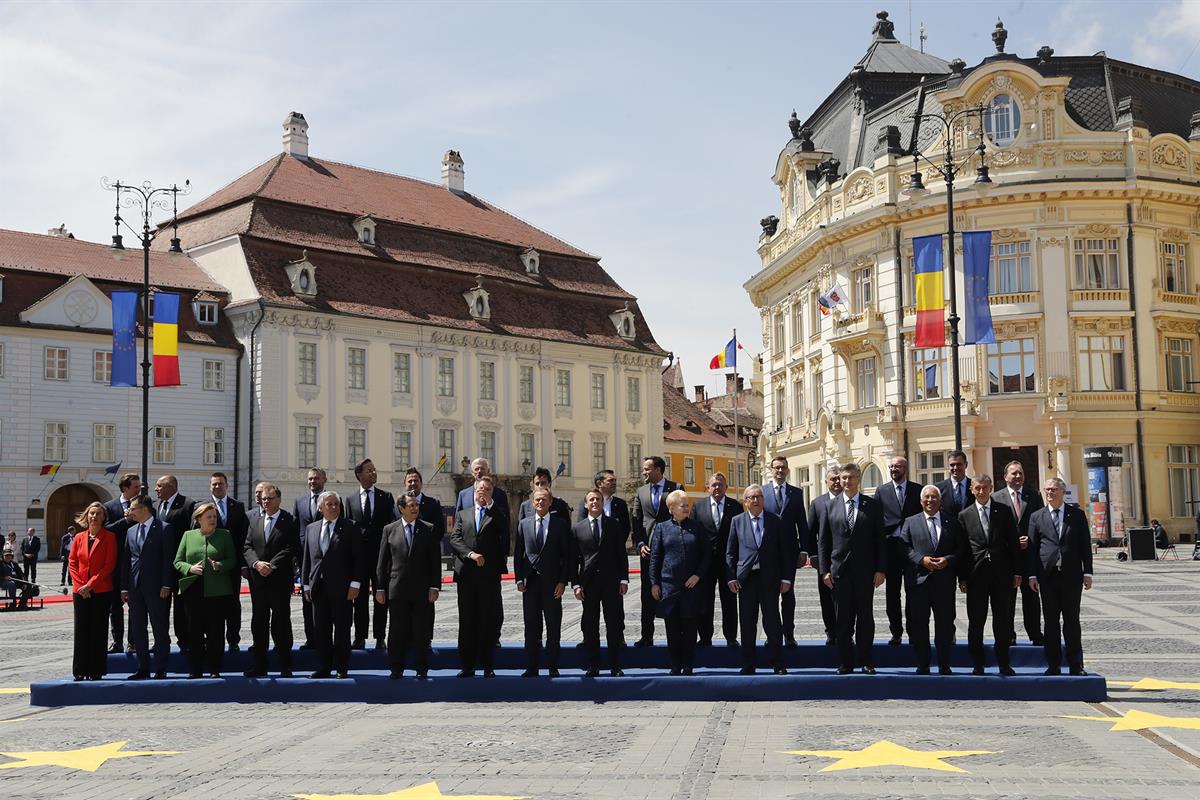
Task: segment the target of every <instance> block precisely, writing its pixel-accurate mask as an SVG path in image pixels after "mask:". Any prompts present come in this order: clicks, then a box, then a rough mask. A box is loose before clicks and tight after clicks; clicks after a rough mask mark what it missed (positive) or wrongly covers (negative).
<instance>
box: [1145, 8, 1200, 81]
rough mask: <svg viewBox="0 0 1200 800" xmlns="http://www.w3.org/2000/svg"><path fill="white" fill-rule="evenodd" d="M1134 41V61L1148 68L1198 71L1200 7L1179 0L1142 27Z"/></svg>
mask: <svg viewBox="0 0 1200 800" xmlns="http://www.w3.org/2000/svg"><path fill="white" fill-rule="evenodd" d="M1142 30H1144V31H1146V32H1145V33H1139V34H1138V35H1137V36H1135V37H1134V40H1133V58H1134V60H1135V61H1137V62H1138V63H1139V64H1145V65H1146V66H1148V67H1157V68H1158V69H1164V70H1168V71H1170V72H1183V71H1184V70H1185V69H1187V68H1188V66H1191V68H1192V70H1193V71H1194V70H1195V65H1196V61H1195V58H1196V55H1195V53H1196V45H1197V43H1200V3H1197V2H1196V0H1176V2H1174V3H1171V4H1169V5H1167V6H1165V7H1164V8H1161V9H1159V11H1158V12H1157V13H1156V14H1155V15H1154V16H1153V17H1152V18H1151V19H1150V20H1149V21H1147V22H1146V24H1145V25H1144V26H1142Z"/></svg>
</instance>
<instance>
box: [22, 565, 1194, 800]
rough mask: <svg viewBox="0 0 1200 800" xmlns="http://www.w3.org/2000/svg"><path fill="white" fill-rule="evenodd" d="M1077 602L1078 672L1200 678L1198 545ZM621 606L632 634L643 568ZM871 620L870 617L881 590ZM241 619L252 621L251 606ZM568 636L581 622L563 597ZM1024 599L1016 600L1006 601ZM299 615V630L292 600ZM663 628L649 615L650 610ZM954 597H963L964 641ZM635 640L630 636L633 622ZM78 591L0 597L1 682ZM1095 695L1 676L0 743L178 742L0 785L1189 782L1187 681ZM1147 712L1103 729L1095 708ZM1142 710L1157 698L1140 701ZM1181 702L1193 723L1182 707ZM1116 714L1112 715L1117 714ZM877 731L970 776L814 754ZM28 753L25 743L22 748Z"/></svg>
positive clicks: (51, 669)
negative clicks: (174, 685) (21, 604)
mask: <svg viewBox="0 0 1200 800" xmlns="http://www.w3.org/2000/svg"><path fill="white" fill-rule="evenodd" d="M1096 571H1097V575H1096V587H1095V589H1094V590H1093V591H1091V592H1089V593H1087V594H1086V595H1085V598H1084V609H1083V615H1084V616H1083V620H1084V649H1085V652H1086V657H1087V667H1088V669H1089V670H1092V671H1097V672H1101V673H1102V674H1104V675H1105V676H1107V677H1108V678H1109V680H1110V682H1111V681H1127V682H1133V681H1138V680H1140V679H1142V678H1147V677H1150V678H1158V679H1164V680H1171V681H1181V682H1192V683H1193V684H1194V685H1196V686H1197V687H1200V656H1198V654H1200V562H1184V561H1181V562H1155V563H1146V562H1136V563H1118V562H1116V561H1115V560H1113V559H1112V554H1111V553H1104V554H1102V555H1101V557H1100V558H1099V559H1098V561H1097V570H1096ZM814 580H815V578H813V577H812V573H807V574H806V575H805V576H804V578H802V580H801V594H800V600H801V608H800V614H801V616H803V617H804V618H805V619H806V620H807V621H806V622H805V623H804V624H802V626H801V629H800V630H799V631H798V632H797V633H798V634H799V635H800V636H802V637H804V638H810V639H812V638H818V636H819V635H820V630H819V627H818V625H815V624H812V622H811V621H812V619H813V618H814V613H815V604H816V591H815V586H814V583H813V581H814ZM633 589H634V591H631V592H630V594H629V596H628V598H627V602H626V614H627V620H628V625H629V633H631V634H632V633H635V632H636V625H637V622H636V621H637V619H638V616H637V605H638V601H637V596H636V594H637V593H636V579H635V585H634V587H633ZM505 601H506V605H507V609H508V615H507V621H506V624H505V628H504V638H505V639H506V640H512V641H516V640H519V639H520V613H519V608H520V606H519V602H518V601H517V597H516V593H515V591H513V589H512V587H511V585H510V586H506V588H505ZM879 601H880V605H879V606H878V607H877V611H876V619H877V620H883V619H884V617H885V615H884V613H883V609H882V605H881V604H882V593H880V594H879ZM244 602H245V603H246V604H247V609H246V616H245V619H246V627H247V630H246V631H245V633H246V634H248V622H249V608H248V599H245V598H244ZM568 609H569V610H568V613H567V614H566V620H565V622H564V632H565V634H566V636H567V637H568V638H574V639H578V636H579V634H578V630H579V629H578V620H579V609H578V604H576V603H569V604H568ZM1018 616H1019V615H1018ZM456 617H457V614H456V612H455V603H454V593H453V590H452V589H451V590H450V591H447V592H446V593H445V594H444V595H443V598H442V600H441V601H440V602H439V603H438V622H437V636H436V638H437V639H439V640H446V641H449V640H452V639H453V637H454V631H455V629H456V623H457V620H456ZM295 626H296V629H297V630H300V629H301V627H300V619H299V607H298V605H297V606H296V617H295ZM659 631H660V635H661V625H660V628H659ZM965 635H966V613H965V610H964V609H963V608H962V606H961V597H960V609H959V638H960V640H963V639H965ZM631 638H632V637H631ZM70 647H71V609H70V606H69V605H66V604H63V605H54V606H47V607H46V608H45V609H44V610H42V611H37V612H31V613H22V614H3V615H0V689H5V688H17V689H19V688H21V687H27V686H28V685H29V683H30V682H31V681H35V680H42V679H47V678H57V677H62V676H64V675H67V674H69V671H70ZM1109 697H1110V699H1109V701H1108V702H1106V703H1103V704H1086V703H1057V702H1041V703H1032V702H1007V703H1005V702H987V703H970V702H936V701H926V702H911V701H903V702H902V701H889V702H826V703H823V702H815V701H814V702H791V703H782V702H780V703H774V702H759V703H709V702H703V703H702V702H695V703H676V702H670V703H668V702H646V703H609V704H591V703H526V704H519V705H514V704H500V703H496V704H478V705H471V704H428V705H393V706H373V705H352V704H295V705H282V704H281V705H227V706H205V705H173V706H159V707H150V706H137V707H130V708H121V707H113V706H103V707H74V708H52V709H41V708H32V707H30V706H29V705H28V695H24V694H0V753H14V752H31V751H52V750H70V749H76V748H83V747H92V746H96V745H101V744H106V743H110V742H119V741H127V742H128V744H127V745H126V747H127V749H129V750H136V751H147V750H166V751H178V754H177V755H155V756H142V757H135V758H125V759H119V760H117V759H114V760H110V761H107V762H106V763H104V764H102V765H101V766H100V767H99V768H98V769H97V771H95V772H83V771H77V770H70V769H66V768H62V767H56V766H33V767H26V768H17V769H5V767H6V765H7V764H12V763H19V762H18V761H17V758H13V757H9V756H0V795H3V796H6V797H7V796H12V797H20V798H24V799H25V800H38V799H39V798H51V797H53V798H61V799H62V800H70V798H89V800H90V799H91V798H94V797H103V798H106V799H110V800H115V799H116V798H163V797H172V798H213V797H227V798H235V797H236V798H239V799H245V800H257V799H258V798H286V797H289V796H291V795H293V794H315V795H319V794H327V795H335V794H357V795H387V794H389V793H398V794H395V795H393V796H394V797H397V798H399V797H404V798H421V797H437V796H439V795H438V794H436V793H433V792H431V791H424V792H411V793H400V792H401V790H405V789H409V788H411V787H418V786H421V785H423V784H428V783H430V782H436V784H437V786H438V788H439V789H440V791H441V792H442V793H444V795H445V796H447V797H454V796H461V795H497V796H508V797H512V796H523V797H529V798H553V799H554V800H570V799H571V798H589V799H596V798H620V800H637V799H638V798H655V800H662V799H663V798H668V797H669V798H712V799H713V800H717V799H718V798H739V800H740V799H741V798H755V799H756V800H757V799H758V798H786V797H800V796H807V795H809V794H810V793H811V792H814V791H815V792H819V793H821V794H823V795H825V796H830V797H836V798H860V797H861V798H868V797H869V798H874V799H875V800H880V799H881V798H892V797H914V796H922V795H925V796H929V795H952V796H955V797H961V798H976V797H1000V796H1005V797H1037V798H1039V800H1054V798H1061V797H1120V798H1131V799H1132V798H1154V800H1170V799H1171V798H1188V800H1192V799H1193V798H1195V797H1196V792H1197V787H1200V688H1198V689H1180V688H1168V689H1161V690H1149V691H1139V690H1134V689H1132V688H1130V687H1127V686H1118V685H1114V684H1112V683H1110V690H1109ZM1129 712H1134V713H1133V714H1131V715H1130V716H1129V718H1128V719H1126V720H1125V722H1126V726H1127V727H1135V728H1136V727H1139V725H1137V724H1132V723H1131V721H1133V722H1135V723H1136V722H1147V721H1148V722H1147V724H1149V723H1153V724H1152V725H1151V726H1150V727H1149V728H1147V729H1146V730H1142V731H1138V730H1116V731H1110V728H1112V724H1110V723H1108V722H1104V721H1101V720H1098V719H1068V718H1066V717H1070V716H1075V717H1093V718H1100V717H1121V716H1123V715H1126V714H1127V713H1129ZM1146 715H1158V716H1157V717H1148V716H1146ZM1179 718H1185V719H1190V720H1191V723H1190V728H1189V727H1187V725H1188V724H1189V723H1187V722H1185V721H1180V719H1179ZM1116 721H1117V720H1115V719H1114V720H1113V723H1115V722H1116ZM880 740H887V741H891V742H895V743H896V744H898V745H903V746H905V747H908V748H911V749H913V750H918V751H986V752H985V753H983V754H978V755H969V756H958V757H953V756H950V757H947V758H946V760H945V761H944V762H943V763H945V764H948V765H951V766H954V767H958V768H959V769H961V770H965V771H963V772H949V771H935V770H931V769H927V768H917V767H912V766H895V765H891V766H869V767H865V768H860V769H847V770H836V771H824V772H822V770H823V769H826V768H828V767H830V766H833V765H835V764H837V763H839V762H837V761H836V759H834V758H832V757H824V756H811V755H790V754H787V753H786V752H785V751H789V750H809V751H857V750H862V749H864V748H866V747H867V746H869V745H871V744H873V743H875V742H878V741H880ZM18 758H19V757H18Z"/></svg>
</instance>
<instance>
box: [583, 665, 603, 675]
mask: <svg viewBox="0 0 1200 800" xmlns="http://www.w3.org/2000/svg"><path fill="white" fill-rule="evenodd" d="M583 677H585V678H599V677H600V670H598V669H596V668H595V667H592V668H591V669H589V670H588V671H587V672H585V673H583Z"/></svg>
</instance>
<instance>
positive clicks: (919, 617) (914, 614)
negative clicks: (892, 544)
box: [904, 575, 955, 669]
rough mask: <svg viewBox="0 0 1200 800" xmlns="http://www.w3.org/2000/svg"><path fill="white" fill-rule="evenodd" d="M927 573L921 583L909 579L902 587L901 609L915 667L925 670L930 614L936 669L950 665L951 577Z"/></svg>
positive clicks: (952, 610) (929, 654) (928, 660)
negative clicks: (914, 654) (902, 604)
mask: <svg viewBox="0 0 1200 800" xmlns="http://www.w3.org/2000/svg"><path fill="white" fill-rule="evenodd" d="M935 578H936V576H933V575H930V576H929V578H927V579H926V581H925V583H922V584H918V583H916V581H910V582H909V583H908V585H906V586H905V587H904V595H905V598H904V601H905V602H904V612H905V617H906V621H907V622H908V641H909V644H911V645H912V646H913V650H915V651H916V654H917V666H918V667H921V668H925V669H928V668H929V663H930V660H931V658H932V655H933V653H932V652H931V648H930V647H929V616H930V614H931V613H932V614H933V641H934V646H935V647H936V648H937V661H938V668H939V669H949V668H950V651H951V650H952V649H953V647H954V588H955V583H954V576H953V575H944V576H941V579H940V580H937V579H935Z"/></svg>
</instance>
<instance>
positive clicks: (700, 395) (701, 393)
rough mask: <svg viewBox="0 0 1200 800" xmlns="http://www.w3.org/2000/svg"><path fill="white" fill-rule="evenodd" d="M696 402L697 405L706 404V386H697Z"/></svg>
mask: <svg viewBox="0 0 1200 800" xmlns="http://www.w3.org/2000/svg"><path fill="white" fill-rule="evenodd" d="M696 402H697V403H703V402H704V386H703V385H702V384H697V385H696Z"/></svg>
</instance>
